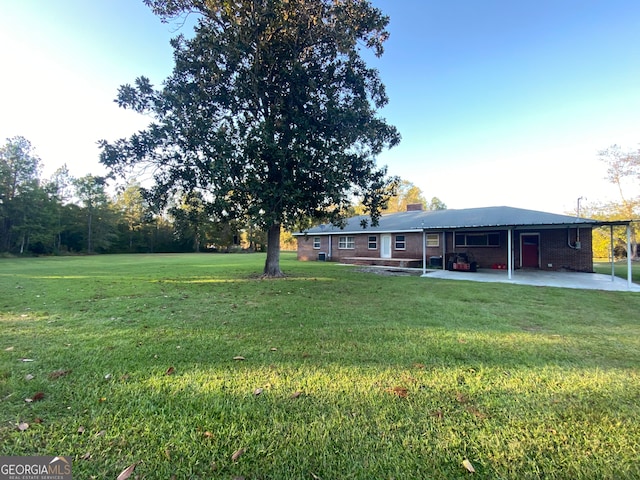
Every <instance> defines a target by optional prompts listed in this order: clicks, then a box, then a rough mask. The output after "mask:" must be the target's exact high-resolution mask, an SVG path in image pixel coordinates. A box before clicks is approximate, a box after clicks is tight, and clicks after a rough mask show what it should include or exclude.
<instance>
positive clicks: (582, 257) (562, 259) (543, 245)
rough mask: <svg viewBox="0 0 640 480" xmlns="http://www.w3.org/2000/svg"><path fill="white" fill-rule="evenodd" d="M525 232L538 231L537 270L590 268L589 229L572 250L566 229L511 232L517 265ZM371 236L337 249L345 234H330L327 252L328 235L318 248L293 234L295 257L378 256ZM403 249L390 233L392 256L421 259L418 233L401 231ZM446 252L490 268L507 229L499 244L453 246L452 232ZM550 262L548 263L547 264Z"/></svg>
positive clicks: (498, 259)
mask: <svg viewBox="0 0 640 480" xmlns="http://www.w3.org/2000/svg"><path fill="white" fill-rule="evenodd" d="M525 233H539V234H540V245H539V249H540V269H541V270H576V271H584V272H592V271H593V259H592V249H591V229H590V228H582V229H580V241H581V243H582V248H581V249H580V250H576V249H573V248H570V247H569V246H568V245H567V229H566V228H562V229H556V230H527V231H525V230H523V231H520V230H518V231H516V232H514V235H513V238H512V241H513V264H514V267H515V268H519V267H520V265H521V262H520V245H521V243H520V235H521V234H525ZM372 235H375V237H376V240H377V248H376V249H375V250H370V249H369V248H368V237H369V235H368V234H356V235H348V236H353V237H354V240H355V248H353V249H341V248H339V237H340V236H347V235H340V234H336V235H331V247H332V248H331V251H329V235H321V236H319V238H320V248H319V249H314V248H313V239H314V236H313V235H308V236H306V237H305V236H300V237H297V240H298V260H317V259H318V254H319V253H320V252H324V253H325V254H326V255H327V260H332V261H341V260H342V259H343V258H345V257H374V258H380V236H381V234H372ZM404 235H405V242H406V248H405V249H404V250H396V248H395V244H396V241H395V240H396V234H391V248H392V250H391V256H392V258H416V259H421V258H422V232H415V233H413V232H412V233H405V234H404ZM446 236H447V254H450V253H452V252H456V253H466V254H468V255H469V256H470V257H471V259H472V260H475V261H476V262H478V268H491V267H492V266H493V265H494V264H506V263H507V258H508V252H507V242H508V239H507V232H506V231H503V232H500V245H499V246H497V247H458V248H456V249H454V247H453V233H451V232H448V233H447V235H446ZM569 241H570V242H571V244H572V245H573V244H574V243H575V241H576V230H575V228H573V229H570V230H569ZM426 256H427V261H428V260H429V257H432V256H436V257H440V256H442V234H440V245H439V246H438V247H427V251H426ZM549 265H551V266H549Z"/></svg>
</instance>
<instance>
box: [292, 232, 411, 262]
mask: <svg viewBox="0 0 640 480" xmlns="http://www.w3.org/2000/svg"><path fill="white" fill-rule="evenodd" d="M400 235H404V238H405V249H404V250H396V248H395V246H396V234H391V257H392V258H422V232H416V233H405V234H400ZM346 236H349V237H354V241H355V245H354V247H355V248H352V249H351V248H339V245H340V237H346ZM371 236H375V237H376V248H375V249H369V235H368V234H362V233H361V234H357V235H341V234H337V235H322V236H318V238H320V248H318V249H314V248H313V239H314V236H313V235H308V236H306V237H305V236H300V237H297V239H298V260H317V259H318V254H319V253H320V252H324V253H326V254H327V257H329V256H330V259H331V260H333V261H340V260H341V259H343V258H345V257H374V258H380V236H381V235H380V234H371ZM329 237H331V252H329ZM329 253H331V254H330V255H329ZM327 260H329V258H327Z"/></svg>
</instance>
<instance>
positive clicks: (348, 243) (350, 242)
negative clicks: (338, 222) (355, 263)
mask: <svg viewBox="0 0 640 480" xmlns="http://www.w3.org/2000/svg"><path fill="white" fill-rule="evenodd" d="M338 248H340V249H354V248H356V241H355V237H340V238H339V239H338Z"/></svg>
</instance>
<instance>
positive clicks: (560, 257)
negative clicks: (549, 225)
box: [540, 228, 593, 272]
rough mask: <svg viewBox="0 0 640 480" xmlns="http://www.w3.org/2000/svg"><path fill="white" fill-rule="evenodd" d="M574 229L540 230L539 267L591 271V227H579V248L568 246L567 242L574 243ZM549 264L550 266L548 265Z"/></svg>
mask: <svg viewBox="0 0 640 480" xmlns="http://www.w3.org/2000/svg"><path fill="white" fill-rule="evenodd" d="M575 241H576V229H575V228H571V229H569V230H568V231H567V229H566V228H565V229H559V230H541V231H540V252H541V255H540V269H542V270H571V271H574V270H575V271H579V272H593V252H592V243H591V241H592V239H591V228H581V229H580V243H581V244H582V245H581V248H580V250H576V249H575V248H570V247H569V245H568V244H567V242H570V243H571V245H574V244H575ZM549 264H551V266H549Z"/></svg>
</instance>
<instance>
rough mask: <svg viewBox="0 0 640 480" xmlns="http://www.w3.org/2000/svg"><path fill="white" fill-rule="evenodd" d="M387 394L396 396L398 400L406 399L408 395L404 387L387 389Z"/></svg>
mask: <svg viewBox="0 0 640 480" xmlns="http://www.w3.org/2000/svg"><path fill="white" fill-rule="evenodd" d="M387 392H389V393H393V394H394V395H397V396H398V397H400V398H407V395H408V390H407V389H406V388H404V387H393V388H387Z"/></svg>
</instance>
